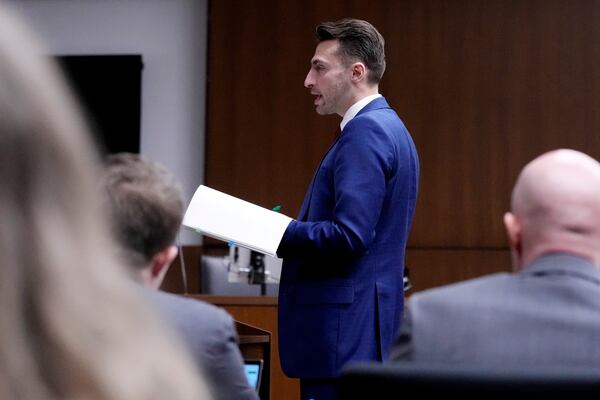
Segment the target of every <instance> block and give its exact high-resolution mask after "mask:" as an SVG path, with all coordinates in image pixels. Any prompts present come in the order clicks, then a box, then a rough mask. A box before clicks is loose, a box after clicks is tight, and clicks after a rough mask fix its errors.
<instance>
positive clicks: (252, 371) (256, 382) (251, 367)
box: [244, 360, 263, 392]
mask: <svg viewBox="0 0 600 400" xmlns="http://www.w3.org/2000/svg"><path fill="white" fill-rule="evenodd" d="M244 369H245V371H246V378H248V383H249V384H250V386H251V387H253V388H254V390H256V391H257V392H258V391H259V389H260V380H261V377H262V370H263V360H244Z"/></svg>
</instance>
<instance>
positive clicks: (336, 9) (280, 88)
mask: <svg viewBox="0 0 600 400" xmlns="http://www.w3.org/2000/svg"><path fill="white" fill-rule="evenodd" d="M209 14H210V25H209V83H208V113H207V115H208V122H207V124H208V125H207V146H206V149H207V154H206V161H207V165H206V177H205V182H206V183H207V184H208V185H210V186H213V187H215V188H217V189H220V190H224V191H226V192H228V193H231V194H233V195H236V196H239V197H242V198H244V199H246V200H249V201H252V202H255V203H258V204H260V205H263V206H265V207H272V206H273V205H275V204H281V205H282V206H283V210H282V211H283V212H284V213H286V214H287V215H290V216H295V215H296V213H297V212H298V209H299V207H300V204H301V201H302V197H303V195H304V192H305V190H306V186H307V185H308V183H309V181H310V179H311V177H312V174H313V172H314V168H315V167H316V166H317V165H318V163H319V161H320V159H321V156H322V154H323V153H324V151H325V150H326V148H327V147H328V145H329V143H330V141H331V134H330V132H333V130H334V128H335V126H336V124H337V123H338V122H339V119H338V118H336V117H334V116H330V117H321V116H318V115H316V113H315V112H314V109H313V105H312V98H311V96H310V95H309V94H308V91H307V90H306V89H305V88H303V86H302V85H303V80H304V77H305V74H306V72H307V71H308V67H309V60H310V58H311V56H312V54H313V52H314V47H315V40H314V37H313V32H314V27H315V25H316V24H317V23H318V22H320V21H323V20H332V19H338V18H341V17H345V16H354V17H359V18H364V19H367V20H369V21H371V22H372V23H373V24H374V25H375V26H376V27H378V28H379V30H380V31H381V32H382V34H383V35H384V37H385V38H386V50H387V63H388V65H387V71H386V73H385V76H384V79H383V82H382V85H381V92H382V93H383V94H384V95H385V96H386V97H387V98H388V100H389V101H390V103H391V104H392V106H393V107H394V108H395V109H396V110H397V112H398V114H399V115H400V116H401V117H402V119H403V120H404V121H405V123H406V125H407V127H408V128H409V130H410V131H411V133H412V135H413V137H414V139H415V142H416V144H417V148H418V151H419V154H420V158H421V167H422V170H421V179H420V185H421V190H420V195H419V201H418V204H417V210H416V215H415V221H414V224H413V229H412V232H411V236H410V246H411V248H413V249H440V250H443V249H449V250H451V249H467V250H469V249H471V250H478V249H479V250H485V249H503V248H506V240H505V235H504V229H503V227H502V223H501V221H502V214H503V213H504V212H505V210H507V209H508V208H509V199H510V191H511V188H512V185H513V183H514V181H515V179H516V177H517V174H518V172H519V170H520V169H521V168H522V167H523V166H524V164H525V163H526V162H528V161H529V160H531V159H532V158H533V157H535V156H536V155H538V154H540V153H541V152H543V151H546V150H549V149H553V148H557V147H571V148H576V149H580V150H584V151H586V152H587V153H589V154H591V155H592V156H594V157H596V158H598V157H600V135H598V134H597V132H598V131H599V130H600V113H598V112H597V111H596V110H597V109H598V106H599V105H600V104H599V103H600V68H598V67H597V66H598V65H600V24H598V21H600V2H599V1H592V0H589V1H584V0H580V1H577V0H573V1H566V0H565V1H560V0H512V1H511V0H488V1H479V0H454V1H447V0H379V1H373V0H354V1H345V0H306V1H302V2H281V1H278V0H264V1H261V2H258V1H233V0H219V1H212V2H210V10H209ZM486 254H487V253H486ZM425 261H426V262H425V264H427V265H428V267H427V268H428V271H431V273H432V274H433V273H435V274H439V275H438V276H437V277H436V278H435V279H433V280H424V281H423V285H424V286H428V285H431V284H436V285H437V284H441V283H449V282H453V281H456V280H460V279H462V278H463V277H464V276H468V275H469V273H465V274H463V273H462V272H460V271H461V270H460V269H454V268H453V267H452V268H451V267H450V264H444V262H445V258H443V257H442V258H438V257H432V258H431V259H429V258H427V259H426V260H425ZM438 262H440V263H442V265H438V264H436V263H438ZM416 263H417V264H419V266H418V267H417V268H421V266H420V265H421V264H420V261H418V262H416ZM434 264H435V265H434ZM473 265H475V262H474V264H473ZM499 267H500V264H494V262H491V263H490V264H485V263H483V264H480V265H479V266H478V267H477V268H478V269H477V270H476V271H477V273H479V272H481V273H485V272H493V271H495V270H496V269H497V268H499ZM415 273H416V272H415ZM428 273H429V272H428ZM415 279H417V280H419V279H420V278H418V277H417V276H416V277H415ZM416 283H418V281H417V282H416Z"/></svg>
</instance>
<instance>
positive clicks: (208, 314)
mask: <svg viewBox="0 0 600 400" xmlns="http://www.w3.org/2000/svg"><path fill="white" fill-rule="evenodd" d="M149 295H150V299H151V300H152V302H153V303H155V304H156V305H157V306H158V309H159V312H160V313H161V314H162V315H163V316H164V318H165V319H166V320H167V322H169V323H170V324H172V326H173V327H174V328H175V329H174V330H175V332H176V333H179V334H180V335H181V338H182V339H183V342H184V344H186V345H187V346H188V349H189V351H190V352H191V353H192V357H193V358H194V359H195V360H196V362H197V363H198V365H199V367H200V368H201V370H202V371H204V372H205V374H206V376H207V377H208V379H209V381H210V383H211V384H212V388H213V393H214V395H215V398H216V399H217V400H258V393H257V392H256V391H255V390H254V389H253V388H251V387H250V385H249V384H248V380H247V378H246V375H245V373H244V362H243V359H242V355H241V353H240V350H239V347H238V336H237V332H236V330H235V325H234V323H233V319H232V318H231V316H230V315H229V314H228V313H227V312H226V311H225V310H223V309H220V308H218V307H216V306H213V305H212V304H208V303H204V302H202V301H199V300H195V299H188V298H185V297H182V296H178V295H175V294H171V293H166V292H161V291H158V290H151V291H149Z"/></svg>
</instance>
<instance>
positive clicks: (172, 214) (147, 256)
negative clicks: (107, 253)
mask: <svg viewBox="0 0 600 400" xmlns="http://www.w3.org/2000/svg"><path fill="white" fill-rule="evenodd" d="M102 186H103V187H102V189H103V191H104V192H105V199H106V206H107V210H106V211H107V212H108V214H109V215H110V224H111V226H112V231H113V233H114V235H115V239H116V241H117V242H118V243H117V244H118V246H119V247H120V249H121V254H122V256H123V259H124V262H125V263H126V264H127V265H128V266H130V267H131V268H132V269H133V272H134V273H135V275H136V276H137V278H138V279H139V280H140V281H141V282H143V283H144V284H145V285H148V286H151V287H154V288H158V287H160V284H161V283H162V280H163V278H164V276H165V274H166V272H167V271H168V268H169V266H170V265H171V262H172V261H173V260H174V258H175V257H176V256H177V247H176V246H175V245H174V243H175V239H176V237H177V232H178V231H179V228H180V226H181V220H182V219H183V212H184V203H183V195H182V192H181V188H180V186H179V183H178V182H177V180H176V179H175V177H174V176H173V175H172V174H171V173H170V172H169V171H168V170H167V168H166V167H164V166H163V165H162V164H160V163H158V162H156V161H152V160H149V159H148V158H145V157H143V156H141V155H139V154H132V153H118V154H112V155H109V156H108V157H107V158H106V160H105V166H104V171H103V174H102Z"/></svg>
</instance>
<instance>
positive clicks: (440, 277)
mask: <svg viewBox="0 0 600 400" xmlns="http://www.w3.org/2000/svg"><path fill="white" fill-rule="evenodd" d="M406 265H407V266H408V268H409V270H410V281H411V283H412V289H411V290H410V292H409V293H408V294H411V293H414V292H418V291H421V290H425V289H430V288H432V287H436V286H441V285H445V284H447V283H449V282H459V281H463V280H465V279H470V278H477V277H479V276H482V275H486V274H490V273H494V272H509V271H510V270H511V263H510V252H509V251H508V250H500V249H499V250H495V249H487V250H481V249H474V250H469V249H463V250H457V249H450V250H444V249H432V250H426V249H408V250H407V252H406Z"/></svg>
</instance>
